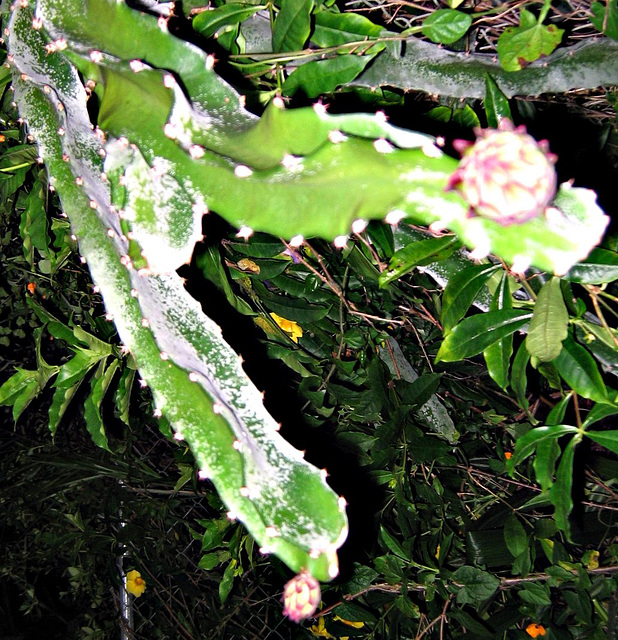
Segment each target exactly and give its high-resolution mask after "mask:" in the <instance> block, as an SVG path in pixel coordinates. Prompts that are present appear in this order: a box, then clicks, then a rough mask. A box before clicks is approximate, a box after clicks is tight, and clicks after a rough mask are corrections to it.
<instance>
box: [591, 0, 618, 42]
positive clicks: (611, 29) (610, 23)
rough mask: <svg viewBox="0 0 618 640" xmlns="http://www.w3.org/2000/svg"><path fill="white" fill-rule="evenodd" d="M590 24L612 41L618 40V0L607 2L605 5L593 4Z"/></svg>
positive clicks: (608, 0) (607, 0) (600, 3)
mask: <svg viewBox="0 0 618 640" xmlns="http://www.w3.org/2000/svg"><path fill="white" fill-rule="evenodd" d="M590 9H591V11H592V17H591V18H590V22H592V24H593V25H594V28H595V29H596V30H597V31H600V32H601V33H602V34H604V35H606V36H607V37H608V38H612V40H618V0H606V2H605V3H602V2H593V3H592V4H591V5H590Z"/></svg>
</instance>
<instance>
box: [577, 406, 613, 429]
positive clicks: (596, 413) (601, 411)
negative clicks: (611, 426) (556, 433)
mask: <svg viewBox="0 0 618 640" xmlns="http://www.w3.org/2000/svg"><path fill="white" fill-rule="evenodd" d="M617 413H618V406H615V405H611V404H595V405H594V407H592V409H591V410H590V413H588V415H587V416H586V419H585V420H584V422H583V424H582V428H583V429H587V428H588V427H590V426H592V425H593V424H595V422H599V421H600V420H603V419H605V418H608V417H609V416H615V415H616V414H617Z"/></svg>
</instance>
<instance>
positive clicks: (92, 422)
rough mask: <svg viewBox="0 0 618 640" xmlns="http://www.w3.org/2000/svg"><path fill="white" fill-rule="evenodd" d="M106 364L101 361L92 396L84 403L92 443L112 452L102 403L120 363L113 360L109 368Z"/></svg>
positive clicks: (95, 375)
mask: <svg viewBox="0 0 618 640" xmlns="http://www.w3.org/2000/svg"><path fill="white" fill-rule="evenodd" d="M105 364H106V363H105V360H101V361H100V363H99V366H98V369H97V371H96V373H95V374H94V376H93V378H92V381H91V383H90V395H89V396H88V397H87V398H86V400H85V402H84V419H85V421H86V428H87V429H88V432H89V433H90V436H91V437H92V441H93V442H94V443H95V444H96V445H97V446H98V447H101V448H102V449H105V450H106V451H110V448H109V445H108V443H107V435H106V434H105V425H104V424H103V418H102V416H101V403H102V402H103V397H104V396H105V393H106V391H107V389H108V387H109V385H110V383H111V381H112V378H113V377H114V374H115V373H116V371H117V370H118V365H119V361H118V360H113V361H112V363H111V364H110V365H109V366H108V367H106V366H105Z"/></svg>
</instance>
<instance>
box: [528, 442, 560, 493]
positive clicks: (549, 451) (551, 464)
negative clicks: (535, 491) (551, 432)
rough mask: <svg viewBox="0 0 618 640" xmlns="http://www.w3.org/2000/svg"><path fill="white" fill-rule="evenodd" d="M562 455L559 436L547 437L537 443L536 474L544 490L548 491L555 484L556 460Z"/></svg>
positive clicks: (534, 464) (534, 463)
mask: <svg viewBox="0 0 618 640" xmlns="http://www.w3.org/2000/svg"><path fill="white" fill-rule="evenodd" d="M559 457H560V445H559V444H558V438H546V439H545V440H540V441H538V442H537V443H536V455H535V457H534V462H533V466H534V475H535V478H536V481H537V482H538V483H539V485H540V486H541V489H542V490H543V491H548V490H549V489H550V488H551V486H552V485H553V484H554V474H555V472H556V462H557V461H558V458H559Z"/></svg>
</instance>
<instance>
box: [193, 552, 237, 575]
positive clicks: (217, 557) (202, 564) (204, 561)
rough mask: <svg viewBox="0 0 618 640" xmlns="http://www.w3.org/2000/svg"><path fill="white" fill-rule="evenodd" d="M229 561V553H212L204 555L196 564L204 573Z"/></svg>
mask: <svg viewBox="0 0 618 640" xmlns="http://www.w3.org/2000/svg"><path fill="white" fill-rule="evenodd" d="M229 559H230V552H229V551H224V550H221V551H214V552H213V553H205V554H204V555H203V556H202V557H201V558H200V561H199V563H198V565H197V566H198V567H199V568H200V569H204V571H212V569H214V568H215V567H218V566H219V565H220V564H222V563H223V562H227V561H228V560H229Z"/></svg>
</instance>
